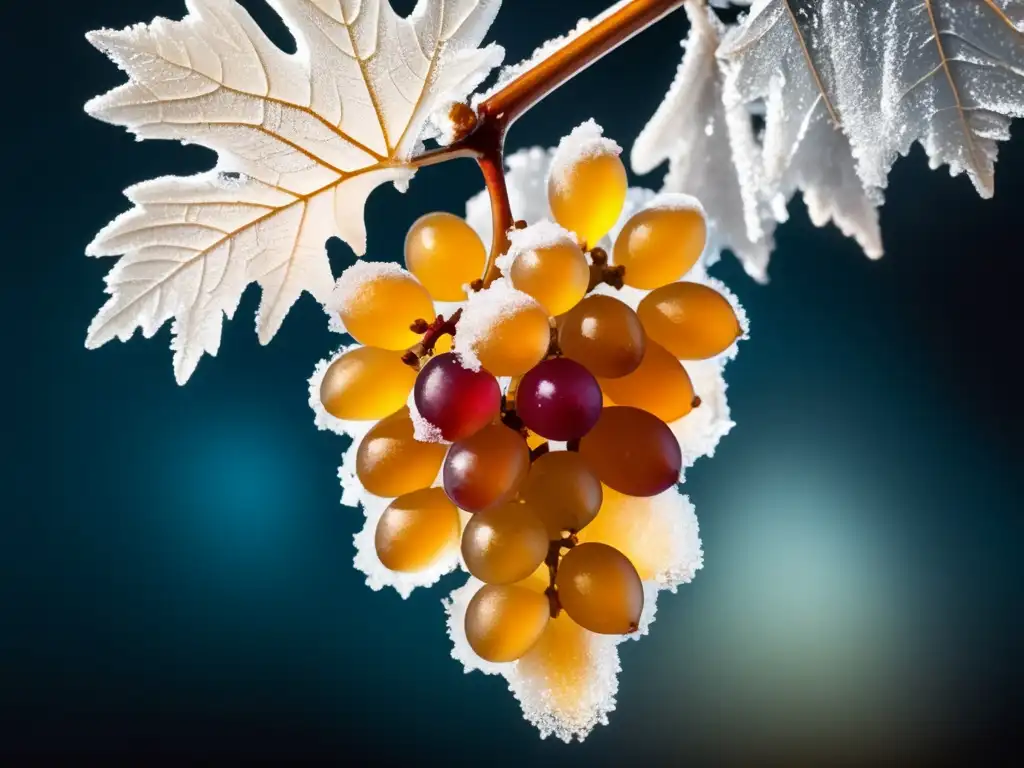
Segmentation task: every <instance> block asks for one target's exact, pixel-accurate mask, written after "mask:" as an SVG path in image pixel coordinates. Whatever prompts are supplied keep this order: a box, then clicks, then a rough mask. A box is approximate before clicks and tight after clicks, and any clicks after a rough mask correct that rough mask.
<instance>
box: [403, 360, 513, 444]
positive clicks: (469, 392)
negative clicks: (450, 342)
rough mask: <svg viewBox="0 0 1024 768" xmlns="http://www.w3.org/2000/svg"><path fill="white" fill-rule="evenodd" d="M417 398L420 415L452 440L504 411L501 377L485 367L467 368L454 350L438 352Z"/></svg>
mask: <svg viewBox="0 0 1024 768" xmlns="http://www.w3.org/2000/svg"><path fill="white" fill-rule="evenodd" d="M413 397H414V398H415V402H416V410H417V411H419V414H420V416H422V417H423V418H424V419H426V420H427V421H429V422H430V423H431V424H433V425H434V426H435V427H437V428H438V429H439V430H441V436H442V437H443V438H444V439H445V440H448V441H450V442H455V441H456V440H462V439H463V438H465V437H469V436H470V435H472V434H473V433H474V432H477V431H479V430H480V429H482V428H483V427H485V426H487V425H488V424H490V423H491V422H493V421H494V420H495V419H496V418H498V416H499V415H500V414H501V387H499V386H498V380H497V379H495V378H494V377H493V376H492V375H491V374H490V373H488V372H487V371H485V370H483V369H481V370H479V371H471V370H469V369H468V368H464V367H463V366H462V364H461V363H460V362H459V359H458V358H457V357H456V356H455V355H453V354H451V353H446V354H442V355H434V357H432V358H431V359H430V361H429V362H428V363H427V364H426V365H425V366H423V370H421V371H420V374H419V376H418V377H417V379H416V388H415V393H414V395H413Z"/></svg>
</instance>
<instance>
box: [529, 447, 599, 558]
mask: <svg viewBox="0 0 1024 768" xmlns="http://www.w3.org/2000/svg"><path fill="white" fill-rule="evenodd" d="M519 495H520V496H521V497H522V499H523V501H524V502H526V503H527V504H529V505H530V506H531V507H533V509H534V510H536V513H537V516H538V517H540V519H541V520H543V521H544V525H545V526H547V530H548V536H549V537H550V538H551V539H558V538H560V537H561V536H562V534H563V531H573V532H575V531H580V530H582V529H583V528H585V527H586V526H587V525H588V524H589V523H590V521H591V520H593V519H594V517H595V516H596V515H597V512H598V510H599V509H601V499H602V493H601V483H600V482H599V481H598V479H597V478H596V477H595V476H594V473H593V472H591V471H590V469H589V468H588V467H587V463H586V461H585V460H584V459H583V457H582V456H580V455H579V454H578V453H575V452H573V451H552V452H551V453H546V454H544V455H543V456H541V457H540V458H539V459H537V460H536V461H535V462H533V465H532V466H531V467H530V474H528V475H527V476H526V481H525V482H524V483H523V487H522V489H521V490H520V492H519Z"/></svg>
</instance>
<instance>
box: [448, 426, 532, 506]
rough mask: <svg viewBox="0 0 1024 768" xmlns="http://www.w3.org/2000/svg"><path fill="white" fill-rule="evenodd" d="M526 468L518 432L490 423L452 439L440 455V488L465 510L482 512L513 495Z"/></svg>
mask: <svg viewBox="0 0 1024 768" xmlns="http://www.w3.org/2000/svg"><path fill="white" fill-rule="evenodd" d="M529 470H530V450H529V449H528V448H527V447H526V440H524V439H523V437H522V435H520V434H519V433H518V432H516V431H514V430H512V429H509V428H508V427H506V426H505V425H504V424H500V423H499V424H491V425H489V426H486V427H484V428H483V429H481V430H480V431H479V432H477V433H476V434H474V435H472V436H470V437H468V438H466V439H465V440H460V441H459V442H457V443H454V444H453V445H452V446H451V447H450V448H449V449H448V455H447V456H446V457H445V459H444V470H443V477H444V489H445V491H446V492H447V493H448V498H450V499H451V500H452V502H453V503H454V504H455V505H456V506H458V507H459V508H460V509H464V510H466V511H467V512H482V511H483V510H485V509H488V508H489V507H494V506H497V505H498V504H502V503H504V502H506V501H509V500H511V499H512V498H514V497H515V495H516V492H517V491H518V490H519V486H520V485H521V484H522V482H523V480H524V479H525V478H526V474H527V472H529Z"/></svg>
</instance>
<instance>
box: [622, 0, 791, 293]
mask: <svg viewBox="0 0 1024 768" xmlns="http://www.w3.org/2000/svg"><path fill="white" fill-rule="evenodd" d="M685 8H686V13H687V15H688V16H689V18H690V34H689V37H688V38H687V40H686V42H685V43H684V48H685V53H684V55H683V60H682V63H681V64H680V65H679V70H678V71H677V73H676V77H675V80H674V81H673V83H672V85H671V87H670V88H669V91H668V94H667V95H666V97H665V100H664V101H663V102H662V104H661V106H659V107H658V110H657V112H655V114H654V116H653V117H652V118H651V120H650V122H648V124H647V126H646V127H645V128H644V129H643V131H642V132H641V133H640V136H639V137H638V138H637V140H636V143H635V144H634V145H633V150H632V153H631V155H630V161H631V164H632V166H633V170H634V171H636V172H637V173H649V172H650V171H653V170H654V169H655V168H656V167H657V166H658V165H660V164H661V163H662V162H664V161H665V160H668V163H669V169H668V174H667V175H666V177H665V182H664V187H663V189H664V190H665V191H667V192H684V193H687V194H691V195H696V196H697V197H699V198H700V200H701V202H702V204H703V205H704V207H705V209H706V210H707V212H708V217H709V218H710V219H711V231H710V232H709V239H710V241H711V243H713V246H712V247H714V248H715V249H716V250H720V249H728V250H730V251H732V252H733V253H734V254H735V255H736V257H737V258H738V259H739V260H740V262H741V263H742V264H743V267H744V269H745V270H746V271H747V274H749V275H750V276H751V277H753V278H754V279H756V280H758V281H761V282H764V281H765V280H767V266H768V256H769V254H770V253H771V250H772V246H773V243H772V232H773V230H774V224H775V223H774V220H773V219H772V217H771V211H770V210H769V208H768V206H767V205H766V203H765V202H764V200H763V198H762V192H761V187H762V183H761V178H760V175H761V150H760V147H759V146H758V144H757V141H756V140H755V138H754V129H753V123H752V122H751V118H750V114H749V113H748V111H747V109H746V107H745V106H743V105H733V106H726V105H725V103H724V101H723V87H724V74H723V73H722V71H721V68H720V67H719V65H718V62H717V60H716V59H715V51H716V50H717V49H718V46H719V43H720V42H721V38H722V36H723V35H724V33H725V27H724V26H723V25H722V23H721V22H720V21H719V20H718V18H717V17H716V16H715V15H714V13H713V12H712V11H711V10H710V9H708V8H699V7H697V6H696V5H694V4H689V3H688V4H687V5H686V6H685Z"/></svg>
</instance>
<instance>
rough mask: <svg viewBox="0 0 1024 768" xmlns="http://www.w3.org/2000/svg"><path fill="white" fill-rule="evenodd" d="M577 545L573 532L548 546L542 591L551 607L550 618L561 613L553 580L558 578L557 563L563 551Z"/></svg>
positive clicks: (556, 616)
mask: <svg viewBox="0 0 1024 768" xmlns="http://www.w3.org/2000/svg"><path fill="white" fill-rule="evenodd" d="M577 544H579V539H577V538H576V533H575V532H574V531H569V535H568V536H566V537H565V538H562V539H555V540H554V541H552V542H551V543H550V544H549V545H548V554H547V557H545V558H544V564H545V565H546V566H547V567H548V588H547V589H545V590H544V594H545V595H547V598H548V602H549V603H550V605H551V618H552V619H557V618H558V614H559V613H561V612H562V603H561V601H560V600H559V599H558V588H557V587H556V586H555V579H556V578H558V563H559V562H560V561H561V559H562V550H563V549H572V548H573V547H575V546H576V545H577Z"/></svg>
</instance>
